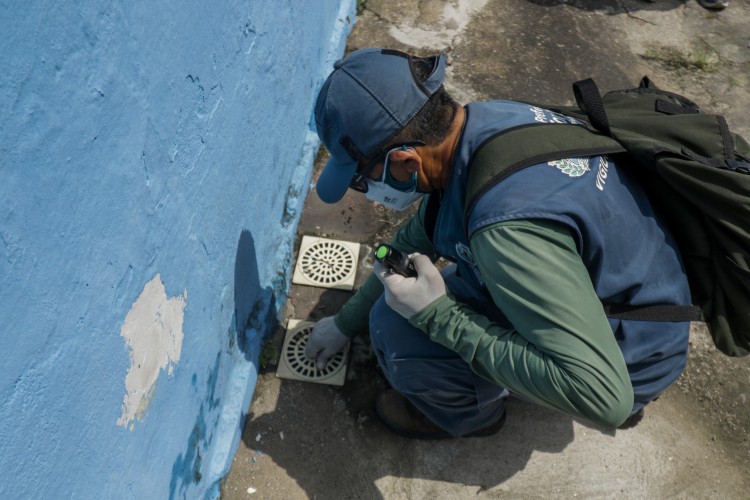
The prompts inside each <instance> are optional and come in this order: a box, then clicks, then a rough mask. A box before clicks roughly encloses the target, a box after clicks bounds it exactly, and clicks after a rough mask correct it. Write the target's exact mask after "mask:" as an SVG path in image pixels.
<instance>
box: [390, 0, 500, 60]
mask: <svg viewBox="0 0 750 500" xmlns="http://www.w3.org/2000/svg"><path fill="white" fill-rule="evenodd" d="M486 3H487V0H458V1H456V2H436V1H426V2H420V5H419V18H418V20H417V23H416V25H415V24H414V23H411V24H407V23H400V24H398V25H394V26H391V27H390V28H389V30H388V31H389V33H390V35H391V36H392V37H393V38H394V39H396V40H397V41H399V42H401V43H403V44H405V45H410V46H412V47H416V48H420V49H428V48H429V49H434V50H438V51H440V50H445V49H446V48H448V47H453V44H454V42H455V39H456V37H457V36H459V35H460V34H461V33H462V32H463V31H464V30H465V29H466V27H467V26H468V24H469V21H471V19H472V16H473V15H474V14H475V13H476V12H478V11H480V10H481V9H482V8H483V7H484V5H485V4H486ZM440 7H442V9H440Z"/></svg>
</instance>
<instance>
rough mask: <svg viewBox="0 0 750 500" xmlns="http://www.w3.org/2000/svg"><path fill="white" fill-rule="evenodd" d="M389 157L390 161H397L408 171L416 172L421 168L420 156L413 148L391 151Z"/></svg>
mask: <svg viewBox="0 0 750 500" xmlns="http://www.w3.org/2000/svg"><path fill="white" fill-rule="evenodd" d="M390 158H391V162H392V163H398V164H399V165H401V166H403V167H404V168H405V169H406V170H407V171H408V172H409V173H414V172H418V171H419V170H420V169H421V168H422V157H421V156H419V154H417V152H416V151H415V150H413V149H407V150H403V151H402V150H396V151H393V152H391V155H390Z"/></svg>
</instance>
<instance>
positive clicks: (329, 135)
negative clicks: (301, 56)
mask: <svg viewBox="0 0 750 500" xmlns="http://www.w3.org/2000/svg"><path fill="white" fill-rule="evenodd" d="M433 59H434V66H433V70H432V73H431V74H430V76H429V77H428V78H427V80H426V81H425V82H423V83H420V82H419V81H417V79H416V78H415V75H414V73H413V71H412V63H411V59H410V56H409V55H407V54H404V53H403V52H398V51H394V50H387V49H361V50H357V51H355V52H352V53H351V54H349V56H347V57H346V58H344V59H342V60H340V61H338V62H336V64H334V66H333V72H332V73H331V74H330V75H329V76H328V79H327V80H326V81H325V83H324V84H323V87H322V88H321V90H320V93H319V94H318V99H317V102H316V103H315V126H316V128H317V131H318V137H320V140H321V141H322V142H323V144H324V145H325V147H326V149H327V150H328V151H329V152H330V153H331V159H330V160H328V163H327V164H326V166H325V168H324V169H323V172H322V173H321V174H320V177H319V178H318V182H317V186H316V190H317V192H318V196H319V197H320V199H321V200H323V201H324V202H326V203H336V202H337V201H339V200H340V199H341V198H342V197H343V196H344V194H345V193H346V190H347V188H348V187H349V182H350V181H351V179H352V175H354V172H355V171H356V169H357V163H358V162H359V160H360V159H362V158H366V157H368V156H370V155H372V154H373V153H375V152H376V151H377V150H378V149H379V148H380V147H382V146H384V145H385V144H386V143H387V142H388V141H390V140H391V139H392V138H393V137H395V136H396V134H398V133H399V132H400V131H401V130H402V129H403V128H404V127H405V126H406V124H407V123H409V121H410V120H411V119H412V118H414V115H416V114H417V112H418V111H419V110H420V109H422V106H424V105H425V103H426V102H427V100H428V99H429V98H430V96H432V94H434V93H435V92H436V91H437V90H438V89H439V88H440V86H441V85H442V84H443V80H444V79H445V55H444V54H440V55H439V56H435V57H434V58H433Z"/></svg>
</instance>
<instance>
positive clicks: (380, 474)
mask: <svg viewBox="0 0 750 500" xmlns="http://www.w3.org/2000/svg"><path fill="white" fill-rule="evenodd" d="M361 3H362V4H363V6H362V11H361V12H360V15H359V17H358V19H357V22H356V24H355V27H354V30H353V32H352V34H351V37H350V39H349V46H348V48H349V50H354V49H357V48H362V47H374V46H387V47H391V48H397V49H401V50H405V51H409V52H412V53H415V54H418V55H428V54H433V53H436V52H438V51H440V50H445V51H446V53H447V55H448V57H449V61H450V66H449V71H448V76H447V83H446V86H447V88H448V89H449V91H451V92H452V93H453V94H454V95H455V96H456V97H457V98H458V100H459V101H460V102H463V103H465V102H468V101H470V100H475V99H490V98H505V99H518V100H531V101H537V102H550V103H570V102H571V101H572V92H571V90H570V83H571V82H573V81H575V80H577V79H582V78H585V77H588V76H593V77H594V78H595V79H596V80H597V82H598V83H599V86H600V88H602V89H604V90H611V89H617V88H626V87H632V86H635V85H636V84H637V83H638V81H639V80H640V77H641V76H643V75H649V76H650V77H651V78H652V79H653V80H654V81H655V82H656V83H657V84H659V85H660V86H661V87H662V88H665V89H667V90H672V91H676V92H680V93H683V94H685V95H687V96H688V97H691V98H693V99H694V100H696V101H697V102H698V103H699V104H700V105H702V106H703V107H704V109H706V110H709V111H714V112H718V113H721V114H724V115H725V116H726V117H727V119H728V121H729V124H730V126H731V127H732V128H733V129H734V130H736V131H738V132H740V133H741V134H742V135H744V136H745V137H748V138H750V116H748V113H747V112H748V111H750V109H749V108H750V106H748V104H750V31H748V29H747V27H748V26H750V1H748V0H732V1H731V5H730V7H729V8H728V9H727V10H726V11H724V12H721V13H718V14H716V13H711V12H709V11H706V10H704V9H703V8H701V7H700V6H699V5H698V4H697V3H696V1H695V0H688V1H687V2H683V1H679V0H657V1H655V2H653V3H651V2H645V1H639V0H600V1H597V0H567V1H564V0H503V1H501V0H489V1H487V0H454V1H451V2H446V1H439V0H421V1H419V0H395V1H394V0H390V1H386V0H367V1H365V2H361ZM325 158H326V153H325V152H322V153H321V155H320V157H319V158H318V162H317V168H318V169H319V168H320V166H321V164H322V162H324V161H325ZM407 216H408V214H403V213H395V212H391V211H389V210H386V209H384V208H383V207H378V206H374V205H372V204H369V203H368V202H366V201H365V200H363V198H362V197H359V196H356V195H354V194H349V195H347V197H346V198H345V199H344V200H343V201H342V202H341V203H339V204H337V205H333V206H330V205H324V204H322V203H321V202H320V201H319V200H318V199H317V196H316V194H315V193H314V192H311V193H310V194H309V196H308V199H307V203H306V206H305V210H304V212H303V215H302V219H301V222H300V226H299V234H300V236H301V235H303V234H309V235H317V236H326V237H330V238H337V239H343V240H348V241H355V242H359V243H363V247H362V251H361V253H360V263H361V264H360V268H359V271H358V276H357V283H358V284H359V283H361V282H362V280H363V279H364V278H365V277H366V275H367V273H368V272H369V264H370V263H371V261H372V245H374V244H375V243H376V242H377V241H379V240H381V239H387V238H388V237H389V235H390V234H392V233H393V231H394V229H395V228H396V227H398V225H399V224H400V223H401V222H402V221H403V220H404V219H405V217H407ZM298 244H299V242H298ZM349 295H350V293H349V292H342V291H330V290H325V289H321V288H313V287H304V286H297V285H292V287H291V289H290V294H289V301H288V306H287V311H286V317H285V318H282V320H283V322H284V323H285V320H286V319H288V318H299V319H309V320H316V319H319V318H321V317H323V316H327V315H332V314H335V313H336V311H337V310H338V308H339V307H340V305H341V304H342V303H343V302H344V301H345V300H346V299H347V298H348V296H349ZM282 339H283V331H282V329H279V331H278V332H277V335H276V336H275V338H274V339H273V341H272V342H271V344H272V345H274V346H275V348H276V349H277V350H278V349H279V348H280V346H281V342H282ZM269 352H271V350H269ZM351 358H352V359H351V361H350V363H349V369H348V372H347V381H346V383H345V385H344V386H343V387H333V386H325V385H318V384H312V383H305V382H295V381H289V380H282V379H279V378H277V377H276V376H275V366H274V365H273V361H271V362H270V363H269V365H268V366H267V370H266V372H265V373H263V374H262V375H261V376H260V378H259V382H258V385H257V388H256V392H255V398H254V400H253V403H252V405H251V407H250V414H249V417H248V423H247V426H246V428H245V431H244V435H243V441H242V443H241V445H240V449H239V450H238V452H237V454H236V457H235V459H234V465H233V467H232V470H231V471H230V473H229V475H228V477H227V478H226V479H225V481H224V483H223V485H222V490H221V491H222V497H223V498H226V499H246V498H273V499H282V498H283V499H303V498H316V499H329V498H330V499H346V498H352V499H378V498H388V499H390V498H393V499H421V498H449V499H461V498H476V497H479V498H574V497H580V498H691V499H692V498H721V499H734V498H750V436H749V432H748V431H749V430H750V401H749V400H748V398H749V397H750V389H749V387H750V358H742V359H730V358H727V357H725V356H723V355H722V354H721V353H719V352H718V351H717V350H716V349H715V348H714V347H713V346H712V344H711V341H710V339H709V338H708V334H707V332H706V331H705V329H704V328H702V325H698V324H696V325H694V328H693V332H692V335H691V350H690V359H689V364H688V368H687V370H686V372H685V374H684V375H683V376H682V378H681V379H680V380H679V382H678V383H677V384H675V385H674V386H673V387H672V388H670V389H669V390H668V391H667V392H666V393H665V394H664V395H663V396H662V397H661V398H660V399H659V400H658V401H656V402H655V403H653V404H651V405H650V406H649V407H648V408H647V411H646V414H645V418H644V419H643V420H642V421H641V422H640V423H639V424H638V425H637V426H635V427H633V428H631V429H627V430H618V431H611V430H604V429H600V428H596V427H592V426H590V425H588V424H585V423H583V422H580V421H577V420H575V419H573V418H571V417H568V416H566V415H563V414H560V413H557V412H554V411H551V410H546V409H543V408H540V407H537V406H535V405H532V404H529V403H526V402H523V401H519V400H515V399H511V400H509V403H508V419H507V422H506V424H505V427H504V428H503V429H502V430H501V431H500V432H499V433H498V434H497V435H495V436H493V437H489V438H472V439H455V440H450V441H440V442H424V441H413V440H408V439H403V438H401V437H399V436H396V435H393V434H391V433H390V432H388V431H387V430H386V429H385V428H384V427H383V426H382V425H381V424H380V423H379V422H378V420H377V418H376V416H375V414H374V410H373V407H372V404H373V398H374V396H375V395H376V394H377V393H378V392H379V391H380V390H381V389H382V388H383V382H382V380H381V379H380V378H379V377H378V375H377V374H376V371H375V368H374V358H373V357H372V356H371V355H370V352H369V349H368V344H367V339H366V338H362V339H359V340H358V341H357V342H355V343H354V345H353V346H352V350H351Z"/></svg>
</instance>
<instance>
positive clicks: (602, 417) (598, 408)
mask: <svg viewBox="0 0 750 500" xmlns="http://www.w3.org/2000/svg"><path fill="white" fill-rule="evenodd" d="M633 399H634V396H633V389H632V388H631V387H630V386H629V385H628V387H622V388H621V389H620V390H617V391H611V392H610V391H607V393H606V396H605V397H600V398H596V400H595V401H589V404H585V405H584V410H583V412H582V413H583V415H581V416H582V417H584V418H585V419H586V420H589V421H591V422H592V423H594V424H596V425H600V426H602V427H607V428H613V429H614V428H617V427H619V426H621V425H622V424H623V422H625V420H627V419H628V417H630V413H631V412H632V411H633Z"/></svg>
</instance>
